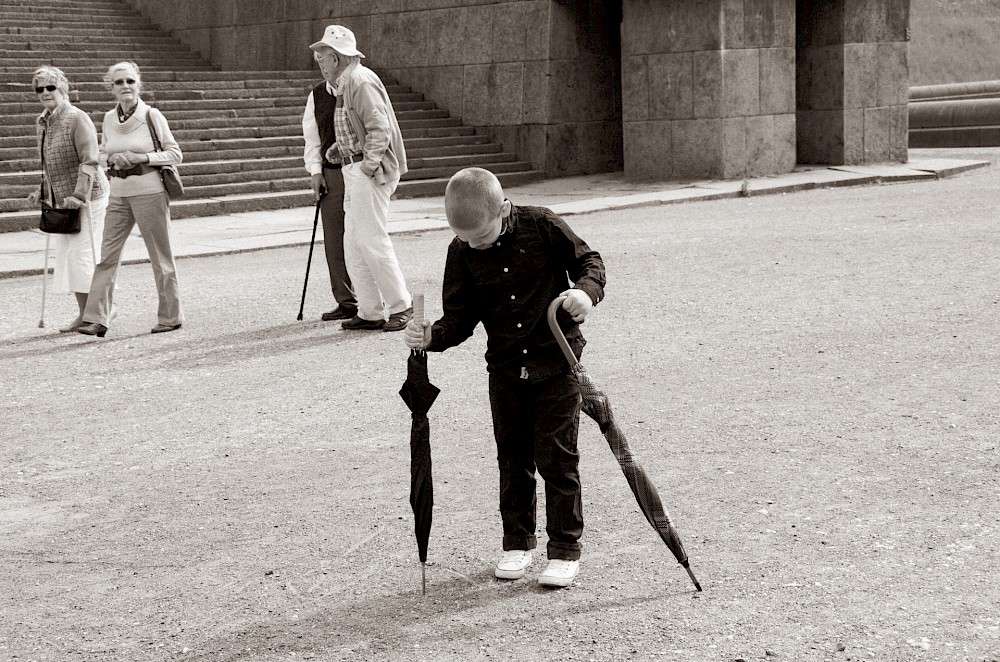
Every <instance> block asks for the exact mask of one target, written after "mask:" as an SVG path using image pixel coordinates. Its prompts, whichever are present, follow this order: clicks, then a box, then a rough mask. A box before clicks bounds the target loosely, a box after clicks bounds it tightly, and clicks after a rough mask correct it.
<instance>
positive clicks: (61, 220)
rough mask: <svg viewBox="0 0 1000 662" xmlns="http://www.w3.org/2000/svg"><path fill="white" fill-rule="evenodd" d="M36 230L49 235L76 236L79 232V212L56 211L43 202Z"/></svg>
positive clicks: (75, 210)
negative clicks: (40, 218) (40, 217)
mask: <svg viewBox="0 0 1000 662" xmlns="http://www.w3.org/2000/svg"><path fill="white" fill-rule="evenodd" d="M38 229H39V230H41V231H42V232H48V233H50V234H76V233H77V232H79V231H80V210H79V209H56V208H55V207H50V206H49V205H47V204H45V203H44V202H43V203H42V220H41V222H40V223H39V224H38Z"/></svg>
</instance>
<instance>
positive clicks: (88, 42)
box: [0, 35, 193, 57]
mask: <svg viewBox="0 0 1000 662" xmlns="http://www.w3.org/2000/svg"><path fill="white" fill-rule="evenodd" d="M94 41H95V40H94V39H90V38H87V39H79V40H68V39H67V38H65V37H63V38H60V39H59V50H58V51H56V52H52V51H49V50H48V49H49V47H50V45H51V43H52V42H51V41H50V38H46V37H38V38H36V39H25V38H24V37H21V36H17V37H15V36H14V35H0V47H2V48H3V49H4V53H5V54H6V53H35V54H36V56H37V55H38V54H41V55H51V56H56V55H60V56H64V55H67V54H69V55H72V54H74V53H76V54H81V53H82V54H84V55H86V56H87V57H93V55H92V53H94ZM101 41H102V42H104V43H107V42H106V41H105V40H101ZM115 45H116V46H117V47H118V49H119V50H122V51H124V50H126V49H129V46H132V47H133V48H134V49H136V50H139V49H141V50H142V51H143V52H146V53H164V54H173V53H192V52H193V51H192V50H191V47H190V46H186V45H184V44H181V43H180V42H178V41H175V40H172V39H160V40H150V41H146V40H145V39H135V40H132V43H131V44H130V43H128V42H122V41H115Z"/></svg>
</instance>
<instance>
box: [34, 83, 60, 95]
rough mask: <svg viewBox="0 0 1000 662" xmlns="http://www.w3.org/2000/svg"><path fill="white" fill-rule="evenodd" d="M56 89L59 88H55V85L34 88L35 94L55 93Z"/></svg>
mask: <svg viewBox="0 0 1000 662" xmlns="http://www.w3.org/2000/svg"><path fill="white" fill-rule="evenodd" d="M58 89H59V88H58V87H56V86H55V85H46V86H45V87H36V88H35V94H41V93H42V92H46V91H48V92H55V91H56V90H58Z"/></svg>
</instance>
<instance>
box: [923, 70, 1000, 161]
mask: <svg viewBox="0 0 1000 662" xmlns="http://www.w3.org/2000/svg"><path fill="white" fill-rule="evenodd" d="M909 115H910V147H997V146H1000V80H987V81H975V82H970V83H949V84H944V85H921V86H917V87H911V88H910V105H909Z"/></svg>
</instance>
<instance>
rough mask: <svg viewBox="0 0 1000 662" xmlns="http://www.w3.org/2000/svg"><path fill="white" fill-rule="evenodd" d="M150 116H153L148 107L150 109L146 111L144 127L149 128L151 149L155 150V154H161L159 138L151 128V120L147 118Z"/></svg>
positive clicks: (151, 110) (161, 146) (161, 148)
mask: <svg viewBox="0 0 1000 662" xmlns="http://www.w3.org/2000/svg"><path fill="white" fill-rule="evenodd" d="M152 114H153V108H152V107H150V109H149V110H148V111H146V126H148V127H149V135H150V136H151V137H152V138H153V149H155V150H156V151H157V152H162V151H163V145H162V144H161V143H160V138H159V136H157V135H156V128H155V127H153V120H151V119H150V117H149V116H150V115H152Z"/></svg>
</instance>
